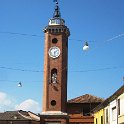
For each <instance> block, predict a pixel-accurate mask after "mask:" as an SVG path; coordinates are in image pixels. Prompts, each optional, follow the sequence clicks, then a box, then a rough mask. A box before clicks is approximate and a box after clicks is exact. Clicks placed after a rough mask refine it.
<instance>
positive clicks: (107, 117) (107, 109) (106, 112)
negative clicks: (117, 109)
mask: <svg viewBox="0 0 124 124" xmlns="http://www.w3.org/2000/svg"><path fill="white" fill-rule="evenodd" d="M106 123H108V109H106Z"/></svg>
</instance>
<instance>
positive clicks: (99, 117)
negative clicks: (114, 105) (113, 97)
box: [94, 106, 104, 124]
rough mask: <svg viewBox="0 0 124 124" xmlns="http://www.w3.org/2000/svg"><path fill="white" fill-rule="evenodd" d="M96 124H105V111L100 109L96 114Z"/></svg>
mask: <svg viewBox="0 0 124 124" xmlns="http://www.w3.org/2000/svg"><path fill="white" fill-rule="evenodd" d="M98 107H99V106H98ZM99 109H100V110H99ZM94 124H104V109H101V108H98V110H96V111H95V112H94Z"/></svg>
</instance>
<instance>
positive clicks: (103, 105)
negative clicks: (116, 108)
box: [92, 85, 124, 112]
mask: <svg viewBox="0 0 124 124" xmlns="http://www.w3.org/2000/svg"><path fill="white" fill-rule="evenodd" d="M123 93H124V85H123V86H121V87H120V88H119V89H118V90H117V91H116V92H115V93H114V94H113V95H111V96H110V97H108V98H107V99H106V100H105V101H104V102H102V103H101V104H100V105H98V106H97V107H96V108H94V109H93V110H92V111H93V112H97V111H99V110H100V109H103V108H104V107H106V106H107V105H108V104H109V103H110V102H112V101H113V100H115V99H117V98H118V97H119V96H120V95H121V94H123Z"/></svg>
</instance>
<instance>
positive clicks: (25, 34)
mask: <svg viewBox="0 0 124 124" xmlns="http://www.w3.org/2000/svg"><path fill="white" fill-rule="evenodd" d="M0 34H11V35H22V36H32V37H44V36H41V35H37V34H27V33H17V32H2V31H1V32H0ZM122 36H124V33H122V34H119V35H116V36H114V37H112V38H109V39H107V40H104V41H103V42H108V41H112V40H115V39H117V38H119V37H122ZM69 40H75V41H86V40H82V39H71V38H70V39H69ZM88 42H97V41H96V40H88Z"/></svg>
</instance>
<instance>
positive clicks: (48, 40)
mask: <svg viewBox="0 0 124 124" xmlns="http://www.w3.org/2000/svg"><path fill="white" fill-rule="evenodd" d="M44 33H45V47H44V86H43V90H44V91H43V108H42V113H41V123H47V124H53V123H54V124H66V123H67V121H68V115H67V113H66V105H67V69H68V37H69V35H70V32H69V29H68V28H67V26H65V21H64V19H62V18H61V14H60V10H59V5H58V2H56V6H55V10H54V14H53V18H52V19H50V20H49V24H48V26H46V27H45V28H44Z"/></svg>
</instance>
